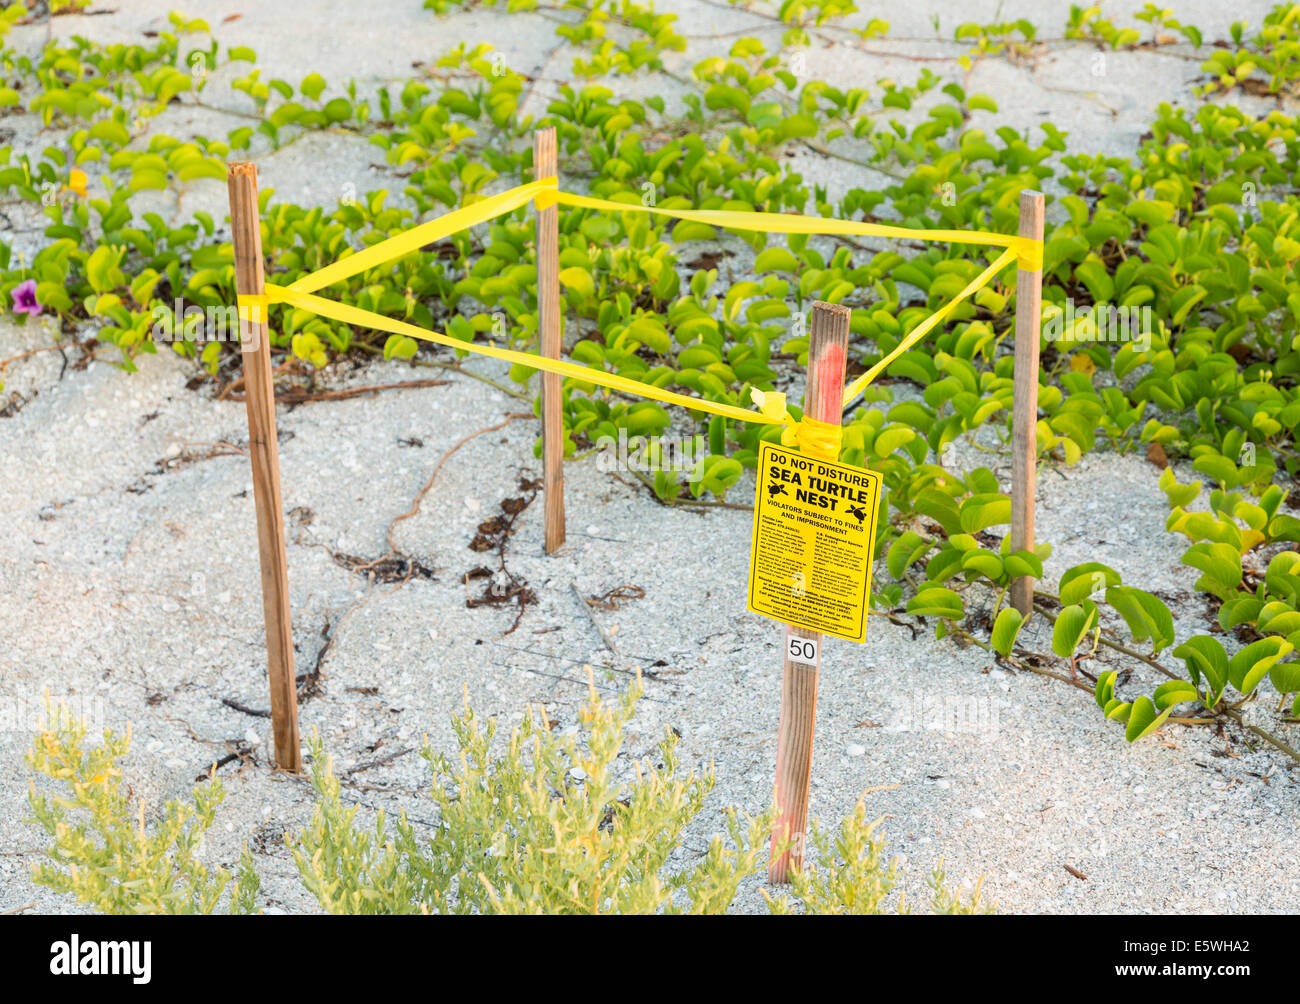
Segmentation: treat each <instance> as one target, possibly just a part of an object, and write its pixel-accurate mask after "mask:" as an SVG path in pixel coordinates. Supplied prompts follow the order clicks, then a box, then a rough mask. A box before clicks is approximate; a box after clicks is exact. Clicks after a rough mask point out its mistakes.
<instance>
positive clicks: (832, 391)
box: [809, 343, 846, 425]
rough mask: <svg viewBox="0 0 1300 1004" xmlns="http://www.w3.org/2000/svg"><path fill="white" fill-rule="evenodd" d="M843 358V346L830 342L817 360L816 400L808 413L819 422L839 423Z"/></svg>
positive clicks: (842, 386) (842, 389) (842, 392)
mask: <svg viewBox="0 0 1300 1004" xmlns="http://www.w3.org/2000/svg"><path fill="white" fill-rule="evenodd" d="M845 358H846V357H845V353H844V347H843V346H842V345H838V344H835V343H832V344H830V345H827V346H826V347H825V349H823V350H822V357H821V359H819V360H818V361H817V400H816V401H813V402H811V403H810V408H809V415H810V416H811V417H812V418H815V419H816V420H817V421H819V422H834V423H835V424H836V425H839V422H840V412H841V411H842V406H841V401H840V398H841V396H842V395H843V394H844V361H845Z"/></svg>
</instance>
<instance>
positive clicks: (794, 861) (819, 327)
mask: <svg viewBox="0 0 1300 1004" xmlns="http://www.w3.org/2000/svg"><path fill="white" fill-rule="evenodd" d="M851 314H852V311H850V310H849V308H848V307H844V306H841V305H839V304H832V303H821V302H817V303H814V304H813V308H812V325H811V327H810V329H809V335H810V337H809V343H808V389H807V391H806V392H805V394H804V410H805V414H807V415H808V416H809V417H810V418H815V419H817V420H818V421H820V422H831V423H834V424H835V425H839V424H840V414H841V411H842V402H841V396H842V395H843V393H844V362H845V359H846V358H847V353H848V346H849V319H850V316H851ZM791 635H794V636H796V637H799V638H809V639H812V640H814V641H816V642H817V665H816V666H815V667H813V666H806V665H804V664H803V663H799V662H791V661H790V658H789V653H790V637H791ZM821 638H822V636H821V634H819V633H818V632H816V631H805V630H804V629H803V628H796V627H791V626H790V625H788V624H787V625H786V627H785V630H784V631H783V633H782V640H783V644H782V646H781V651H782V653H784V656H785V664H784V667H783V669H782V672H781V725H780V728H779V730H778V731H777V743H776V808H777V820H776V827H775V829H774V830H773V831H772V851H771V856H770V863H769V864H768V870H767V877H768V881H770V882H787V881H789V877H788V876H789V872H790V871H791V870H797V869H798V868H800V867H801V866H802V865H803V852H804V833H805V831H806V830H807V828H808V794H809V786H810V785H811V783H812V749H813V726H814V725H815V722H816V717H817V680H818V676H819V674H820V672H821ZM787 839H789V840H790V847H789V849H788V850H787V851H786V852H785V853H783V854H778V853H777V846H778V844H781V843H783V842H784V841H785V840H787Z"/></svg>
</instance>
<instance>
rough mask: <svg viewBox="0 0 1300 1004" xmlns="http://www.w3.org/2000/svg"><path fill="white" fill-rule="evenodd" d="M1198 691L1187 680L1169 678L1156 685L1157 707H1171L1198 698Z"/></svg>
mask: <svg viewBox="0 0 1300 1004" xmlns="http://www.w3.org/2000/svg"><path fill="white" fill-rule="evenodd" d="M1200 696H1201V695H1200V692H1199V691H1198V690H1197V689H1196V687H1195V686H1194V685H1193V684H1191V683H1189V682H1188V681H1187V680H1169V681H1168V682H1166V683H1162V684H1160V686H1158V687H1156V693H1155V701H1156V707H1157V708H1172V707H1173V706H1174V705H1176V704H1184V703H1186V702H1187V701H1195V700H1199V699H1200Z"/></svg>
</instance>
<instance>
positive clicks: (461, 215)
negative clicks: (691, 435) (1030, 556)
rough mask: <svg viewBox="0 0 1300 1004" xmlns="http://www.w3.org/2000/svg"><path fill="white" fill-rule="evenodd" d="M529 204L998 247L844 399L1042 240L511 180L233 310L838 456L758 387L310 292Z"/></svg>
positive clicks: (821, 428)
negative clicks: (498, 368)
mask: <svg viewBox="0 0 1300 1004" xmlns="http://www.w3.org/2000/svg"><path fill="white" fill-rule="evenodd" d="M530 201H531V202H533V203H534V205H535V206H536V208H537V209H539V210H543V209H549V208H550V207H552V206H555V205H557V204H558V205H564V206H572V207H574V208H579V209H597V210H602V211H606V212H646V213H652V214H655V215H658V216H669V217H672V218H673V219H680V220H693V221H695V222H698V223H704V224H707V225H709V226H716V227H723V228H725V229H728V230H748V231H755V232H759V233H779V234H826V235H840V236H860V237H892V238H901V239H904V240H923V241H943V242H947V243H954V244H985V245H989V246H992V247H1002V248H1005V249H1006V250H1005V251H1003V253H1002V254H1001V255H999V256H998V258H997V260H996V261H995V262H994V263H993V264H992V265H990V266H989V267H988V268H986V269H985V270H984V271H983V272H981V273H980V274H979V275H978V276H977V277H976V278H975V279H973V280H972V281H971V282H970V283H969V284H968V285H967V286H966V288H965V289H963V290H962V291H961V292H960V293H959V294H958V295H957V296H956V297H955V298H954V299H952V300H951V301H949V302H948V303H946V304H945V305H944V306H943V307H941V308H940V309H939V310H937V311H935V312H934V313H933V314H931V315H930V316H929V317H927V318H926V319H925V320H924V321H922V322H921V323H920V324H919V325H917V326H916V327H915V328H914V329H913V330H912V331H911V332H909V333H908V335H907V337H906V338H904V339H903V341H901V342H900V343H899V344H898V345H897V346H896V347H895V348H894V349H893V351H891V352H890V353H889V354H887V355H886V356H885V357H884V358H883V359H881V360H880V361H879V362H878V363H876V364H875V365H874V366H872V367H871V369H869V370H868V371H867V372H866V373H863V374H862V375H861V376H860V377H858V378H857V379H856V380H854V381H853V383H852V384H850V385H849V386H848V387H846V388H845V390H844V403H845V404H848V403H849V402H850V401H852V400H853V399H854V398H855V397H857V396H858V395H859V394H860V393H862V391H863V389H864V388H865V387H866V386H867V384H869V383H871V381H872V380H874V379H875V378H876V377H877V376H878V375H879V374H880V373H881V372H883V371H884V370H885V369H886V368H887V367H888V366H889V364H890V363H892V362H893V361H894V360H895V359H896V358H898V356H899V355H901V354H902V353H904V352H906V351H907V350H908V349H909V348H911V347H912V345H914V344H915V343H916V342H918V341H919V340H920V339H921V338H923V337H924V336H925V335H926V334H927V333H928V332H929V331H930V330H931V329H933V328H934V327H935V326H936V325H938V324H940V323H942V322H943V321H944V320H945V319H946V318H947V317H948V316H949V315H950V314H951V313H952V312H953V310H955V309H956V307H957V305H958V304H959V303H961V302H962V301H963V300H965V299H966V298H967V297H968V296H970V295H971V294H972V293H974V292H975V291H976V290H978V289H980V288H981V287H982V286H984V285H985V284H986V283H988V282H989V281H991V280H992V279H993V277H994V276H996V275H997V274H998V272H999V271H1001V270H1002V269H1003V268H1004V267H1006V266H1007V265H1008V264H1010V263H1011V261H1012V259H1015V260H1016V261H1017V263H1018V265H1019V267H1020V268H1021V269H1024V270H1027V271H1035V270H1038V269H1041V268H1042V264H1043V242H1042V241H1038V240H1029V239H1027V238H1023V237H1018V236H1015V235H1012V234H997V233H988V232H983V231H972V230H916V229H912V228H909V227H895V226H888V225H885V224H880V223H866V222H855V221H852V220H835V219H826V218H823V217H819V216H801V215H797V214H793V213H758V212H739V211H735V210H719V209H666V208H663V207H661V206H647V205H643V204H641V203H624V202H614V201H611V200H609V199H597V198H593V197H591V196H587V195H575V194H573V193H572V192H564V191H561V190H560V188H559V181H558V179H557V178H555V177H549V178H542V179H539V180H537V181H532V182H529V183H527V184H524V185H518V186H516V187H515V188H511V189H509V190H508V191H505V192H501V193H500V194H498V195H492V196H488V197H486V198H484V199H481V200H479V201H477V202H474V203H471V204H470V205H467V206H462V207H461V208H460V209H455V210H452V211H451V212H449V213H446V214H444V215H442V216H439V217H438V218H436V219H433V220H430V221H429V222H427V223H422V224H420V225H418V226H416V227H412V228H411V229H410V230H407V231H405V232H403V233H400V234H397V235H396V236H394V237H390V238H389V239H387V240H384V241H380V242H379V243H378V244H373V245H371V246H370V247H368V248H366V249H364V250H362V251H358V252H356V253H354V254H350V255H347V256H346V257H343V258H340V259H339V260H338V261H336V262H334V263H332V264H330V265H326V266H325V267H324V268H322V269H319V270H317V271H315V272H312V273H311V274H310V275H305V276H303V277H302V278H301V279H298V280H296V281H295V282H293V283H292V284H290V285H289V286H277V285H274V284H272V283H268V284H267V285H266V292H265V293H264V294H258V295H249V294H241V295H240V296H239V297H238V304H239V306H240V307H242V308H245V309H246V310H248V311H249V314H250V316H251V318H252V320H253V323H261V322H262V321H264V320H265V318H266V308H267V307H268V306H269V305H270V304H272V303H286V304H289V305H291V306H294V307H299V308H301V309H303V310H308V311H311V312H312V313H315V314H318V315H320V316H322V317H329V318H332V319H334V320H336V321H341V322H343V323H344V324H350V325H356V326H358V327H365V328H373V329H375V330H376V331H387V332H389V333H391V334H397V335H406V336H408V337H410V338H418V339H422V340H424V341H429V342H436V343H438V344H441V345H447V346H450V347H451V348H455V349H463V350H465V351H468V352H476V353H478V354H479V355H485V356H490V357H492V358H494V359H502V360H504V361H506V362H509V363H519V364H522V365H524V366H528V367H531V368H532V369H538V370H544V371H545V372H548V373H558V374H559V375H560V376H565V377H570V378H572V379H574V380H581V381H584V382H587V383H593V384H597V385H599V386H602V387H607V388H609V389H611V390H615V391H619V392H621V393H624V394H631V395H635V396H638V397H645V398H649V399H651V400H654V401H660V402H663V403H664V404H672V405H677V406H679V407H682V408H688V409H691V410H694V411H703V412H707V413H709V414H713V415H721V416H722V417H724V418H730V419H733V420H735V421H740V422H752V423H755V424H759V425H783V426H785V427H786V428H785V430H784V431H783V432H782V434H781V441H782V443H784V444H785V445H786V446H798V447H799V448H800V449H801V450H803V451H805V452H808V453H812V454H814V455H816V456H819V457H823V458H826V459H831V460H833V459H835V458H837V457H838V456H839V449H840V441H841V440H840V437H841V432H840V427H839V426H838V425H832V424H830V423H827V422H819V421H817V420H815V419H812V418H807V417H805V418H803V419H798V420H796V419H795V418H794V417H793V416H791V415H790V413H789V412H788V411H787V410H786V405H785V395H784V394H774V393H764V392H762V391H760V390H757V389H751V391H750V394H751V396H752V398H753V401H754V403H755V404H756V405H757V406H758V408H759V410H758V411H751V410H749V409H746V408H740V407H737V406H735V405H731V404H725V403H721V402H717V401H706V400H703V399H701V398H695V397H689V396H687V395H685V394H675V393H673V392H672V391H666V390H662V389H661V388H659V387H655V386H653V385H652V384H647V383H642V382H641V381H639V380H632V379H630V378H628V377H623V376H619V375H618V374H615V373H609V372H607V371H605V370H597V369H592V368H591V367H588V366H583V365H581V364H580V363H574V362H570V361H568V360H564V359H549V358H546V357H544V356H539V355H537V354H535V353H532V352H519V351H517V350H515V349H504V348H500V347H498V346H495V345H482V344H479V343H476V342H463V341H461V340H460V339H458V338H453V337H451V336H450V335H447V334H443V333H442V332H438V331H431V330H428V329H426V328H421V327H418V326H416V325H414V324H409V323H407V322H405V321H399V320H396V319H394V318H391V317H385V316H384V315H383V314H377V313H374V312H373V311H369V310H362V309H361V308H359V307H352V306H348V305H347V304H343V303H337V302H335V301H333V300H327V299H324V298H323V297H319V296H314V295H313V294H314V293H315V292H316V291H317V290H320V289H324V288H325V287H326V286H331V285H333V284H334V283H336V282H341V281H343V280H345V279H348V278H351V277H352V276H354V275H356V274H357V273H359V272H364V271H365V270H366V269H370V268H375V267H378V266H380V265H384V264H386V263H387V262H390V261H393V260H394V259H396V258H401V257H404V256H405V255H408V254H411V253H413V252H416V251H419V250H420V249H421V248H424V247H426V246H428V245H430V244H434V243H436V242H438V241H440V240H442V239H443V238H445V237H449V236H450V235H452V234H454V233H458V232H459V231H461V230H464V229H466V228H468V227H472V226H474V225H476V224H479V223H486V222H487V221H489V220H492V219H495V218H496V217H498V216H501V215H503V214H505V213H509V212H512V211H513V210H515V209H518V208H519V207H520V206H523V205H526V204H527V203H528V202H530Z"/></svg>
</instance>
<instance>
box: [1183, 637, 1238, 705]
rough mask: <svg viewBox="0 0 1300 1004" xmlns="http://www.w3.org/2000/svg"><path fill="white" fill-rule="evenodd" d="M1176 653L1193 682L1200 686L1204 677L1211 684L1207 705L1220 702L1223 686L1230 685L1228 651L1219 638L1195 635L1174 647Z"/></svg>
mask: <svg viewBox="0 0 1300 1004" xmlns="http://www.w3.org/2000/svg"><path fill="white" fill-rule="evenodd" d="M1174 655H1175V656H1176V657H1177V658H1179V659H1182V660H1183V662H1184V664H1185V665H1186V666H1187V672H1188V675H1190V676H1191V678H1192V682H1193V683H1195V684H1196V685H1197V686H1198V687H1199V686H1200V685H1201V678H1202V677H1204V678H1205V681H1206V683H1208V684H1209V698H1208V700H1207V701H1206V702H1205V703H1206V706H1207V707H1210V708H1213V707H1214V706H1215V705H1216V704H1218V702H1219V698H1220V697H1221V696H1222V695H1223V688H1224V687H1226V686H1227V685H1228V653H1227V652H1225V651H1224V650H1223V645H1221V644H1220V643H1219V641H1218V639H1216V638H1211V637H1210V636H1209V635H1205V634H1198V635H1194V636H1193V637H1191V638H1188V639H1187V641H1185V642H1183V643H1182V644H1181V645H1179V646H1178V647H1177V648H1176V649H1174Z"/></svg>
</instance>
